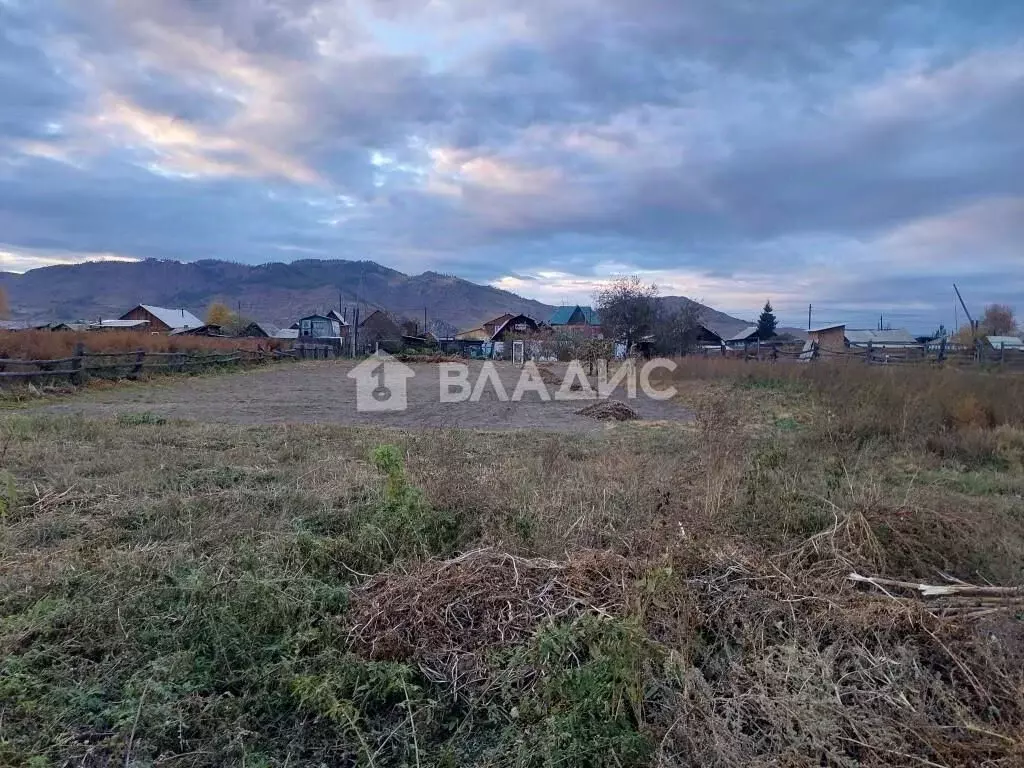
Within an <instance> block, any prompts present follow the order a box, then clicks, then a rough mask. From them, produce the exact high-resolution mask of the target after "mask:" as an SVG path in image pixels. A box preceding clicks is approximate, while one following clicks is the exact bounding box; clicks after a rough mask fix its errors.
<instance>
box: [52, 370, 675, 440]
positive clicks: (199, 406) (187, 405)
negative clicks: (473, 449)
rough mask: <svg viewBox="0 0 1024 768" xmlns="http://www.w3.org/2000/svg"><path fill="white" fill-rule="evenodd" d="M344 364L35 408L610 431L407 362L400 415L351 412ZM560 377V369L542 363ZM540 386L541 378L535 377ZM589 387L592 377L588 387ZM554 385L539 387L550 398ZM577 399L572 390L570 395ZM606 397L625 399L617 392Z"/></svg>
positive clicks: (563, 409)
mask: <svg viewBox="0 0 1024 768" xmlns="http://www.w3.org/2000/svg"><path fill="white" fill-rule="evenodd" d="M481 365H482V363H480V362H471V363H469V366H470V370H471V373H470V381H471V382H476V381H477V377H478V375H479V372H480V369H481ZM495 367H496V369H497V371H498V373H499V375H500V377H501V381H502V384H503V386H504V387H505V390H506V391H507V392H508V394H509V395H511V393H512V392H513V391H514V389H515V386H516V382H517V381H518V379H519V375H520V369H518V368H514V367H513V366H512V365H511V364H510V363H501V362H499V363H496V364H495ZM353 368H354V363H353V362H352V361H348V360H344V361H307V362H301V363H282V364H275V365H272V366H268V367H264V368H255V369H250V370H246V371H242V372H238V373H231V374H218V375H208V376H196V377H182V378H177V377H164V378H161V379H158V380H154V381H149V382H124V383H122V384H119V385H117V386H112V387H108V388H103V389H89V390H87V391H86V392H85V393H83V394H81V395H79V396H76V397H74V398H69V399H67V400H64V401H62V402H59V403H54V404H50V405H47V406H44V409H45V410H47V411H49V412H57V413H74V414H81V415H83V416H87V417H91V418H113V417H116V416H118V415H122V414H129V413H139V412H141V411H146V412H150V413H153V414H156V415H158V416H163V417H166V418H169V419H187V420H193V421H202V422H221V423H228V424H281V423H306V424H319V423H326V424H353V425H380V426H384V427H402V428H409V427H427V428H438V427H449V428H450V427H459V428H466V429H541V430H549V431H558V432H592V431H600V430H604V429H608V428H610V425H609V424H608V423H607V422H601V421H597V420H595V419H592V418H589V417H587V416H582V415H579V414H577V413H576V412H577V411H578V410H580V408H581V407H582V406H585V405H587V402H588V401H582V402H581V401H580V400H567V401H557V400H554V399H552V400H550V401H547V402H544V401H542V400H541V399H540V397H539V395H537V394H536V393H530V392H527V393H526V394H524V396H523V399H522V400H520V401H519V402H503V401H502V400H501V399H499V398H498V397H497V395H496V394H495V392H494V389H493V388H492V387H491V386H490V385H488V386H487V387H486V388H485V389H484V390H483V392H482V393H481V397H480V399H479V401H478V402H461V403H441V402H439V400H440V397H439V392H440V373H439V370H440V369H439V368H438V366H437V365H435V364H430V363H420V364H415V365H412V366H411V368H412V370H413V371H414V372H415V375H414V376H413V377H411V378H409V379H408V384H407V392H408V408H407V409H406V410H404V411H393V412H369V413H368V412H360V411H358V410H357V409H356V382H355V381H354V380H353V379H351V378H349V377H348V375H347V374H348V373H349V372H350V371H352V369H353ZM550 369H551V370H552V371H553V372H554V373H556V374H557V375H558V378H559V380H560V378H561V375H562V373H563V372H564V370H565V366H564V365H562V366H557V365H556V366H550ZM545 378H546V379H550V378H551V377H550V376H548V377H545ZM592 382H593V386H594V387H595V388H596V380H593V379H592ZM556 389H557V386H556V385H553V384H548V391H549V392H550V393H551V394H552V396H553V395H554V392H555V390H556ZM574 394H577V393H574ZM611 397H612V399H618V400H626V393H625V391H624V388H619V389H618V390H616V391H615V392H614V393H613V394H612V396H611ZM629 403H630V406H631V407H632V408H633V409H634V410H635V411H636V412H637V413H638V414H639V417H640V419H642V420H644V421H648V422H649V421H667V422H684V421H690V420H691V418H692V414H691V412H690V411H689V410H688V409H687V408H686V407H685V406H683V405H682V404H681V403H679V402H678V401H657V400H652V399H649V398H646V397H644V395H643V394H642V393H640V392H638V397H637V398H636V399H630V400H629Z"/></svg>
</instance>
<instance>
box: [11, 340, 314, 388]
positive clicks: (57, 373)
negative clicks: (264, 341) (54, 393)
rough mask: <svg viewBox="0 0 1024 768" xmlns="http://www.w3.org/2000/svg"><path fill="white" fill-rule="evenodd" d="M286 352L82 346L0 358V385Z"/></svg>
mask: <svg viewBox="0 0 1024 768" xmlns="http://www.w3.org/2000/svg"><path fill="white" fill-rule="evenodd" d="M294 357H295V355H294V354H292V353H289V352H281V351H277V350H275V351H273V352H263V351H252V350H247V349H236V350H233V351H231V352H213V353H211V352H195V351H192V352H147V351H145V350H143V349H138V350H131V351H127V352H87V351H86V350H85V348H84V347H83V346H82V345H78V347H76V349H75V354H74V356H73V357H63V358H55V359H52V360H15V359H10V358H0V385H2V384H3V383H4V382H12V383H13V382H14V381H50V380H53V379H67V380H69V381H70V382H71V383H72V384H76V385H77V384H82V383H84V382H85V381H86V380H87V379H88V378H89V377H90V376H98V377H105V378H121V377H124V378H129V379H134V378H138V377H139V376H140V375H142V374H144V373H147V372H150V371H153V372H156V371H160V372H177V373H186V372H190V371H198V370H203V369H207V368H211V367H218V366H224V365H254V364H258V363H264V362H268V361H270V360H280V359H291V358H294Z"/></svg>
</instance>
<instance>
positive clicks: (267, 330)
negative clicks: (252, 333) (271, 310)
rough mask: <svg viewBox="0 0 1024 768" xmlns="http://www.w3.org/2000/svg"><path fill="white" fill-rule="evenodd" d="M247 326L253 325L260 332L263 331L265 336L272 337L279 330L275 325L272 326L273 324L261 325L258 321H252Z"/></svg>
mask: <svg viewBox="0 0 1024 768" xmlns="http://www.w3.org/2000/svg"><path fill="white" fill-rule="evenodd" d="M249 325H255V326H256V327H257V328H259V329H260V330H261V331H263V332H264V333H265V334H266V335H267V336H273V335H274V334H276V333H277V332H278V330H279V329H278V327H277V326H276V325H274V324H273V323H262V322H260V321H259V320H253V321H252V322H251V323H249Z"/></svg>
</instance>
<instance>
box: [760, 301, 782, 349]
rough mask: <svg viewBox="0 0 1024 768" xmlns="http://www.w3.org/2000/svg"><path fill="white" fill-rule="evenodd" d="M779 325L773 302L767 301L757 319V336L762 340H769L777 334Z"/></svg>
mask: <svg viewBox="0 0 1024 768" xmlns="http://www.w3.org/2000/svg"><path fill="white" fill-rule="evenodd" d="M778 325H779V321H778V320H777V319H776V318H775V310H774V309H772V303H771V302H770V301H766V302H765V303H764V309H763V310H761V316H760V317H759V318H758V319H757V337H758V338H759V339H760V340H761V341H768V339H770V338H771V337H772V336H774V335H775V329H776V327H778Z"/></svg>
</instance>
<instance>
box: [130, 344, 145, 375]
mask: <svg viewBox="0 0 1024 768" xmlns="http://www.w3.org/2000/svg"><path fill="white" fill-rule="evenodd" d="M145 358H146V350H144V349H140V350H138V351H137V352H136V353H135V367H134V368H132V373H131V376H129V377H128V378H129V379H137V378H139V374H140V373H142V361H143V360H145Z"/></svg>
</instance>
